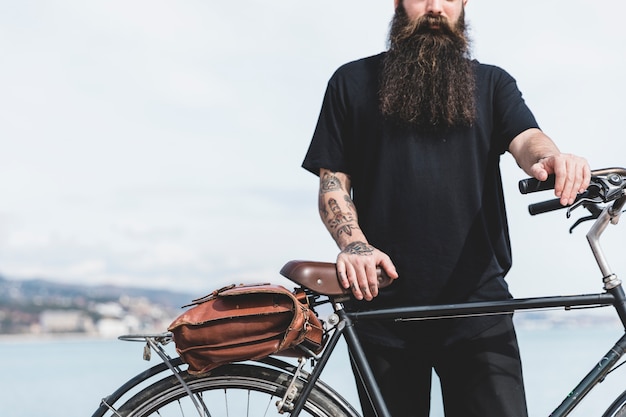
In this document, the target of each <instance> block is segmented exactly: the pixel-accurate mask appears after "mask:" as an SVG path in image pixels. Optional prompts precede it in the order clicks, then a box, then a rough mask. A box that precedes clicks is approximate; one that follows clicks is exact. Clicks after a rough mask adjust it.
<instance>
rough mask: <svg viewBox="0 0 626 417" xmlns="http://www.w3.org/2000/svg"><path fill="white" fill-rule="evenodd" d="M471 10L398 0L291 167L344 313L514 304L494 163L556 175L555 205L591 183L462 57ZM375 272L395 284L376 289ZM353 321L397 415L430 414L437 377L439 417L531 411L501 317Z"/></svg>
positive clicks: (504, 78)
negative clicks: (377, 43) (387, 24)
mask: <svg viewBox="0 0 626 417" xmlns="http://www.w3.org/2000/svg"><path fill="white" fill-rule="evenodd" d="M466 3H467V0H403V1H401V0H395V7H396V11H395V15H394V18H393V22H392V25H391V29H390V33H389V44H388V50H387V51H385V52H383V53H381V54H379V55H375V56H371V57H367V58H364V59H361V60H358V61H354V62H350V63H348V64H345V65H343V66H342V67H340V68H339V69H338V70H337V71H336V72H335V74H333V76H332V77H331V79H330V81H329V83H328V86H327V90H326V93H325V96H324V100H323V103H322V108H321V112H320V116H319V120H318V123H317V126H316V129H315V132H314V135H313V139H312V141H311V144H310V147H309V150H308V152H307V155H306V157H305V159H304V162H303V164H302V166H303V167H304V168H305V169H307V170H309V171H311V172H313V173H314V174H316V175H319V177H320V188H319V211H320V215H321V218H322V221H323V222H324V224H325V225H326V228H327V229H328V231H329V232H330V234H331V235H332V237H333V238H334V240H335V241H336V243H337V245H338V246H339V248H340V253H339V255H338V256H337V272H338V274H339V277H340V280H341V282H342V285H343V286H344V287H345V288H351V289H352V292H353V294H354V297H355V299H356V301H354V302H353V303H351V304H349V305H347V306H346V307H347V308H351V309H374V308H381V307H390V306H410V305H428V304H442V303H458V302H466V301H484V300H502V299H507V298H510V297H511V294H510V293H509V291H508V287H507V284H506V282H505V279H504V277H505V275H506V274H507V272H508V271H509V269H510V267H511V263H512V261H511V246H510V242H509V234H508V226H507V218H506V213H505V205H504V196H503V190H502V183H501V175H500V168H499V162H500V157H501V155H503V154H504V153H505V152H507V151H508V152H509V153H510V154H511V155H512V156H513V157H514V158H515V160H516V162H517V163H518V165H519V166H520V167H521V168H522V169H523V170H524V171H525V172H526V174H528V175H530V176H532V177H535V178H537V179H539V180H542V181H543V180H545V179H547V177H548V175H549V174H554V175H555V177H556V180H555V194H556V195H557V196H558V197H559V198H560V201H561V203H562V204H563V205H567V204H572V203H573V202H574V199H575V198H576V195H577V193H579V192H582V191H584V190H585V189H586V188H587V186H588V184H589V178H590V169H589V166H588V164H587V162H586V160H585V159H584V158H581V157H578V156H575V155H570V154H564V153H561V152H560V151H559V149H558V148H557V146H556V145H555V144H554V142H553V141H552V140H551V139H550V138H549V137H548V136H546V135H545V134H544V133H543V132H542V131H541V130H540V129H539V125H538V124H537V122H536V120H535V118H534V116H533V114H532V113H531V111H530V110H529V109H528V107H527V106H526V104H525V102H524V100H523V98H522V95H521V93H520V91H519V90H518V88H517V85H516V82H515V80H514V79H513V78H512V77H511V76H510V75H509V74H508V73H507V72H505V71H504V70H503V69H501V68H499V67H496V66H492V65H486V64H483V63H479V62H477V61H475V60H472V59H471V57H470V53H469V50H470V48H469V46H470V43H469V40H468V36H467V33H466V24H465V19H464V14H465V13H464V12H465V5H466ZM376 267H381V268H383V269H384V270H385V272H386V273H387V274H388V275H389V276H390V277H392V278H398V279H397V280H396V281H395V282H394V284H393V285H391V286H389V287H387V288H385V289H384V290H381V291H380V292H379V291H378V287H377V280H376V273H375V270H376ZM355 326H356V328H357V331H358V333H359V335H360V336H361V339H362V340H363V342H364V349H365V353H366V356H367V358H368V362H369V363H370V364H371V366H372V370H373V372H374V375H375V377H376V379H377V381H378V382H379V385H380V386H381V390H382V394H383V397H384V398H385V401H386V403H387V405H388V407H389V410H390V413H391V415H393V416H394V417H402V416H420V417H426V416H428V414H429V409H430V388H431V377H432V370H433V369H434V370H435V371H436V372H437V374H438V376H439V380H440V383H441V390H442V393H443V398H444V409H445V413H446V416H447V417H471V416H475V417H489V416H494V417H505V416H506V417H523V416H526V415H527V411H526V400H525V394H524V386H523V379H522V371H521V362H520V356H519V351H518V346H517V340H516V336H515V330H514V327H513V323H512V317H511V316H508V315H507V316H487V317H466V318H455V319H446V320H435V321H428V322H394V323H389V322H385V323H380V324H369V323H368V324H366V323H356V324H355ZM356 379H357V383H359V382H360V379H359V378H358V377H357V378H356ZM359 393H360V394H361V403H362V407H363V412H364V415H365V416H370V415H373V413H372V411H371V409H370V405H369V401H368V399H367V398H366V396H364V395H362V390H360V392H359Z"/></svg>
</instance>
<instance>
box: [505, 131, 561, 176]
mask: <svg viewBox="0 0 626 417" xmlns="http://www.w3.org/2000/svg"><path fill="white" fill-rule="evenodd" d="M509 151H510V152H511V154H512V155H513V157H514V158H515V161H516V162H517V165H519V167H520V168H522V169H523V170H524V172H526V173H527V174H529V175H532V173H531V170H530V169H531V167H532V166H533V165H534V164H536V163H537V162H539V161H540V160H541V159H543V158H547V157H550V156H555V155H558V154H559V153H560V151H559V148H558V147H557V146H556V144H555V143H554V142H553V141H552V139H550V138H549V137H548V136H546V135H545V134H544V133H543V132H542V131H541V130H539V129H528V130H527V131H525V132H522V133H520V134H519V135H518V136H517V137H516V138H514V139H513V141H512V142H511V145H510V147H509Z"/></svg>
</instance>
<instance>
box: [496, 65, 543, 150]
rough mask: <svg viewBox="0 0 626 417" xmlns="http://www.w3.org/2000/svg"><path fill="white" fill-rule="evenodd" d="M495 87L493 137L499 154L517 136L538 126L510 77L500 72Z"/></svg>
mask: <svg viewBox="0 0 626 417" xmlns="http://www.w3.org/2000/svg"><path fill="white" fill-rule="evenodd" d="M495 87H496V88H495V92H494V93H495V94H494V98H493V99H494V128H495V129H494V135H495V139H496V143H497V144H498V146H499V147H500V153H504V152H505V151H506V150H507V149H508V148H509V145H510V143H511V141H512V140H513V139H514V138H515V137H516V136H517V135H519V134H520V133H522V132H523V131H525V130H528V129H531V128H539V125H538V124H537V121H536V119H535V116H534V115H533V113H532V112H531V110H530V109H529V108H528V106H527V105H526V102H525V101H524V98H523V97H522V93H521V92H520V90H519V88H518V86H517V82H516V81H515V79H514V78H513V77H512V76H511V75H509V74H508V73H507V72H506V71H504V70H500V74H499V77H498V79H497V82H496V86H495Z"/></svg>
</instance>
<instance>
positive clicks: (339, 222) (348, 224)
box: [327, 198, 358, 238]
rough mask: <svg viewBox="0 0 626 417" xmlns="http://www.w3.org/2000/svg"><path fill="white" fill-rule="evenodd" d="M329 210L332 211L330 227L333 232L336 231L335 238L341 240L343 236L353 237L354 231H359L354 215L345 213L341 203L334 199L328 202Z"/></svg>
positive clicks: (329, 221)
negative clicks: (340, 205)
mask: <svg viewBox="0 0 626 417" xmlns="http://www.w3.org/2000/svg"><path fill="white" fill-rule="evenodd" d="M328 208H329V209H330V211H331V213H330V214H329V215H330V219H329V220H328V227H329V228H330V229H331V230H336V232H335V238H339V237H340V236H341V235H343V234H347V235H348V236H352V230H355V229H358V227H357V225H356V224H354V223H355V222H354V214H353V213H352V212H349V213H343V212H342V211H341V207H339V203H337V200H335V199H334V198H330V199H329V200H328ZM327 214H328V212H327Z"/></svg>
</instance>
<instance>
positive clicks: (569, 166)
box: [530, 153, 591, 206]
mask: <svg viewBox="0 0 626 417" xmlns="http://www.w3.org/2000/svg"><path fill="white" fill-rule="evenodd" d="M530 174H531V175H532V176H533V177H535V178H536V179H538V180H539V181H545V180H546V179H547V178H548V175H550V174H554V175H555V181H554V194H555V195H556V196H557V197H558V198H560V199H561V204H562V205H564V206H567V205H570V204H573V203H574V201H575V200H576V196H577V195H578V194H579V193H582V192H583V191H585V190H586V189H587V187H588V186H589V180H590V179H591V169H590V168H589V164H588V163H587V160H586V159H585V158H582V157H580V156H576V155H571V154H564V153H557V154H555V155H551V156H546V157H543V158H541V159H540V160H538V161H537V162H536V163H535V164H534V165H532V166H531V168H530Z"/></svg>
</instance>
